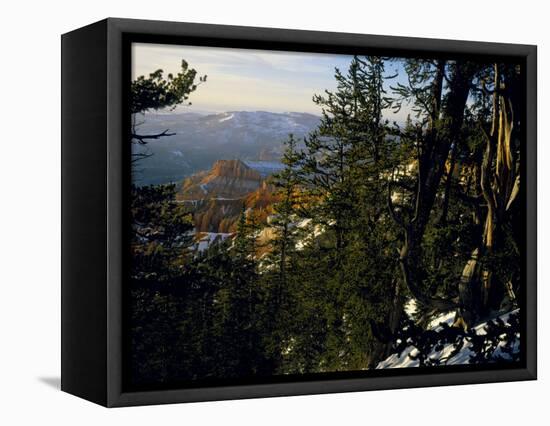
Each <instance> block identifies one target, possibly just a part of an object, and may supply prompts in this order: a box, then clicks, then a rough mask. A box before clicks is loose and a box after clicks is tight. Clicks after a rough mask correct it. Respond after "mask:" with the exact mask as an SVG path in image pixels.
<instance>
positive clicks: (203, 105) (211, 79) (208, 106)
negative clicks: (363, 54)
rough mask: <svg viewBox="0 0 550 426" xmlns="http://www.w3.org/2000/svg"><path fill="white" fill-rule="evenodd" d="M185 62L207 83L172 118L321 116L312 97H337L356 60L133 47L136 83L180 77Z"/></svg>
mask: <svg viewBox="0 0 550 426" xmlns="http://www.w3.org/2000/svg"><path fill="white" fill-rule="evenodd" d="M182 59H185V61H187V63H188V64H189V67H190V68H194V69H195V70H196V71H197V75H198V76H203V75H207V76H208V78H207V81H206V83H204V84H201V85H200V86H199V87H198V88H197V90H196V91H195V92H193V93H192V94H191V95H190V98H189V100H190V101H191V103H192V105H191V106H179V107H177V108H176V109H175V110H174V111H173V113H180V112H197V113H221V112H231V111H266V112H274V113H284V112H305V113H309V114H314V115H317V116H320V115H321V111H322V110H321V108H320V107H319V106H318V105H316V104H315V103H314V102H313V100H312V98H313V95H315V94H323V93H324V92H325V90H329V91H334V90H335V89H336V80H335V78H334V72H335V68H338V69H340V71H342V73H345V72H346V71H347V69H348V67H349V64H350V62H351V60H352V59H353V56H352V55H343V54H329V53H308V52H283V51H270V50H253V49H235V48H226V47H208V46H183V45H166V44H150V43H133V44H132V79H135V78H137V77H138V76H140V75H145V76H147V75H149V74H150V73H152V72H154V71H156V70H157V69H162V70H163V71H164V73H165V74H168V73H173V74H176V73H177V72H178V71H179V69H180V65H181V60H182ZM389 68H391V69H388V70H387V73H388V75H389V74H395V73H396V71H397V70H398V69H401V65H400V64H399V63H396V64H395V66H391V67H389ZM398 74H401V73H398ZM397 80H399V77H398V78H397ZM160 113H161V114H166V113H170V111H160ZM405 117H406V112H405V111H401V112H400V113H399V114H393V113H391V112H389V114H388V117H387V118H391V119H392V120H396V121H403V120H404V118H405Z"/></svg>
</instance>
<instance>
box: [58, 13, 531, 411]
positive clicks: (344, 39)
mask: <svg viewBox="0 0 550 426" xmlns="http://www.w3.org/2000/svg"><path fill="white" fill-rule="evenodd" d="M137 41H146V42H156V43H168V44H173V43H175V44H187V45H195V46H200V45H203V46H218V47H238V48H253V49H266V50H285V51H301V52H330V53H348V54H361V53H362V52H369V54H376V53H380V54H384V55H393V56H411V55H414V56H415V57H422V56H429V57H436V56H439V55H445V56H453V57H461V56H464V57H469V58H475V57H480V58H481V57H482V58H483V59H485V60H486V59H488V58H498V59H500V60H510V59H513V60H515V61H517V62H518V63H520V64H521V65H522V66H523V67H524V68H525V75H526V80H525V106H526V108H525V111H524V114H525V117H524V118H525V121H524V122H525V123H526V126H525V129H524V131H525V140H526V144H525V153H524V157H523V158H524V159H525V160H524V161H523V171H522V173H523V176H524V177H525V178H524V182H522V184H523V185H524V188H525V190H524V191H523V195H524V196H523V202H524V203H525V208H526V221H525V253H524V260H525V263H524V265H525V266H524V274H525V275H524V282H525V289H524V291H525V298H524V306H522V307H521V313H522V325H523V327H524V328H523V333H522V355H524V356H522V363H521V366H520V367H518V368H516V367H514V368H501V367H498V366H497V367H495V368H491V367H488V366H484V367H483V368H479V369H476V368H460V367H461V366H457V368H454V369H449V368H445V369H444V371H441V370H438V369H436V370H435V371H434V370H415V371H410V370H411V369H408V370H406V371H400V370H399V369H396V370H392V371H384V373H383V374H382V373H374V374H369V375H360V374H357V373H350V374H342V375H332V376H330V375H329V376H326V377H325V376H322V377H319V376H315V377H305V378H292V377H291V378H287V379H286V380H279V381H271V382H269V383H266V382H263V383H242V384H237V383H233V384H229V385H228V384H222V385H219V386H203V387H200V386H197V387H193V388H179V389H178V388H171V389H158V390H148V391H134V390H128V388H127V387H125V385H124V336H125V334H124V324H125V320H124V318H125V314H124V309H123V303H122V299H123V289H124V282H125V278H124V277H125V268H126V266H127V259H125V241H126V237H127V236H126V235H125V232H126V231H125V230H126V229H127V226H126V223H127V222H126V221H127V216H126V213H125V212H126V209H125V205H126V203H127V195H128V194H127V192H128V191H126V189H127V188H128V184H129V170H128V161H127V160H128V158H129V157H128V155H129V154H128V149H129V148H128V146H127V145H128V144H124V143H123V142H124V141H125V140H127V139H126V137H127V131H128V130H127V129H128V122H127V120H128V114H127V112H126V109H125V105H126V98H125V96H126V95H125V94H126V93H127V92H128V84H129V79H127V78H126V77H127V76H128V69H129V63H130V57H129V55H130V51H129V45H130V43H131V42H137ZM536 114H537V49H536V46H531V45H518V44H500V43H484V42H469V41H455V40H436V39H421V38H409V37H389V36H373V35H363V34H346V33H330V32H316V31H298V30H285V29H272V28H252V27H236V26H224V25H206V24H191V23H177V22H161V21H144V20H129V19H118V18H109V19H106V20H103V21H100V22H97V23H95V24H92V25H89V26H87V27H83V28H81V29H78V30H75V31H72V32H70V33H67V34H64V35H63V36H62V218H61V220H62V285H61V287H62V291H61V296H62V347H61V354H62V360H61V369H62V376H61V387H62V390H64V391H66V392H68V393H71V394H74V395H77V396H80V397H82V398H85V399H87V400H90V401H93V402H96V403H98V404H101V405H104V406H108V407H120V406H130V405H144V404H163V403H175V402H192V401H208V400H223V399H239V398H256V397H271V396H287V395H303V394H319V393H332V392H350V391H366V390H382V389H397V388H415V387H424V386H443V385H458V384H469V383H488V382H504V381H516V380H534V379H536V376H537V373H536V356H537V354H536V351H537V343H536V340H537V337H536V336H537V330H536V328H537V323H536V318H537V312H536V309H537V303H536V301H537V296H536V292H537V288H536V287H537V275H536V274H537V272H536V266H537V265H536V262H537V253H536V250H537V242H536V226H537V225H536V220H537V217H536V215H537V213H536V212H537V206H536V202H537V199H536V185H537V183H536V176H537V172H536V167H537V161H536V158H537V157H536V150H537V143H536V140H537V134H536V131H537V116H536ZM523 176H522V178H523Z"/></svg>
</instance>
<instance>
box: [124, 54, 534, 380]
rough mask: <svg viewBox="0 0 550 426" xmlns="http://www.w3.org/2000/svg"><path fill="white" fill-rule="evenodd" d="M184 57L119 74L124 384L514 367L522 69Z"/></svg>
mask: <svg viewBox="0 0 550 426" xmlns="http://www.w3.org/2000/svg"><path fill="white" fill-rule="evenodd" d="M194 49H195V50H193V51H191V50H190V52H192V53H193V52H194V53H193V54H188V55H187V56H184V55H185V52H186V51H184V50H182V51H181V54H180V55H179V56H178V55H166V58H164V60H163V61H162V62H161V61H157V62H155V61H154V60H153V59H150V58H149V57H147V58H149V59H147V58H146V59H147V60H148V62H147V61H145V59H143V60H142V61H141V62H140V63H139V67H138V66H137V65H136V66H135V67H134V68H135V69H134V72H133V75H132V81H131V87H130V93H129V98H130V99H129V106H130V111H129V114H130V115H131V123H130V124H131V125H130V127H131V128H130V131H129V140H128V144H130V146H131V159H129V162H131V176H132V179H131V180H132V182H131V190H130V197H129V206H128V209H129V212H128V214H129V215H130V217H131V221H130V222H131V226H130V229H129V231H128V234H129V247H128V250H129V256H128V257H129V266H130V268H129V269H130V271H129V277H128V283H127V286H126V289H127V291H126V293H125V300H126V305H127V306H126V307H127V309H126V312H127V324H128V336H127V337H128V338H127V341H128V348H127V349H128V350H127V355H128V357H129V363H128V364H129V366H130V367H129V372H128V374H129V380H130V382H131V383H132V384H133V385H136V386H138V387H139V386H147V385H158V386H163V385H170V384H173V383H190V382H197V383H199V382H200V383H208V382H209V381H212V382H220V381H222V382H223V381H227V382H231V381H232V380H233V381H235V380H245V381H246V380H251V381H254V380H256V381H262V380H269V379H272V378H276V377H284V376H288V377H290V376H292V377H294V376H296V375H320V376H322V375H323V374H325V375H327V374H335V373H343V372H358V371H368V370H382V369H395V368H432V367H433V368H442V369H444V368H446V366H450V365H465V364H487V365H489V364H495V363H505V364H510V363H517V362H519V361H520V356H521V350H520V349H521V348H520V331H521V325H522V324H521V321H520V319H521V312H520V307H521V306H522V277H523V274H522V265H523V260H522V259H523V251H524V245H525V243H524V229H525V227H524V224H525V220H524V207H523V206H522V205H523V202H522V198H523V196H524V195H523V188H522V184H523V183H524V182H523V181H522V178H521V175H522V164H521V163H522V154H521V153H522V149H523V148H522V146H523V144H524V140H523V139H522V138H523V130H522V125H523V123H522V120H523V115H524V113H525V106H524V96H523V95H524V76H523V75H522V69H521V67H520V66H519V65H518V64H514V63H509V62H491V61H483V60H482V59H480V58H474V59H464V58H452V57H449V58H445V57H434V58H424V57H422V58H397V57H383V56H344V55H340V56H338V58H336V59H335V60H336V61H337V62H335V63H334V64H331V63H328V62H330V60H332V59H331V58H332V56H331V57H323V54H309V55H308V56H307V58H306V59H307V60H306V59H303V58H302V59H301V57H300V55H301V54H300V53H294V54H293V56H290V55H289V56H288V57H289V58H291V59H288V61H287V62H285V61H284V60H286V58H287V57H283V56H274V57H273V58H274V59H273V58H272V57H271V56H269V52H267V53H263V54H260V53H261V52H260V53H258V54H257V56H254V55H255V54H256V53H257V52H256V51H250V52H247V51H246V50H239V51H238V52H237V53H235V54H234V55H233V57H232V59H231V58H230V57H229V56H228V58H230V59H231V62H229V61H230V59H227V61H228V64H227V66H226V68H224V67H223V66H221V65H220V66H217V67H213V66H210V68H209V66H208V61H207V60H206V59H205V60H204V63H203V62H202V61H201V60H199V59H196V60H195V61H194V60H193V58H194V56H196V57H197V58H199V55H198V54H197V51H198V52H199V53H201V51H200V49H203V50H205V51H206V50H207V49H208V48H206V47H204V48H200V47H196V48H194ZM220 50H222V49H221V48H220ZM225 50H228V51H229V50H231V49H225ZM174 51H175V52H176V53H177V52H178V51H177V50H176V49H175V48H174ZM239 55H241V56H242V57H243V58H245V59H243V61H244V60H246V61H248V62H250V63H251V65H250V67H251V68H250V69H252V68H253V69H254V70H255V72H256V73H255V74H254V75H251V74H253V73H252V71H250V69H246V70H244V69H243V70H242V71H239V70H241V69H242V68H239V67H244V65H242V64H243V63H244V62H242V61H241V60H240V59H239V58H240V56H239ZM247 55H248V56H247ZM262 55H263V56H262ZM253 56H254V58H256V59H257V61H256V62H254V63H252V61H251V60H249V58H251V57H253ZM333 56H336V55H333ZM143 57H145V56H143ZM157 57H158V56H157ZM317 57H319V58H320V59H317ZM151 58H154V56H151ZM219 58H220V57H218V59H217V60H220V59H219ZM304 58H305V56H304ZM237 59H238V60H237ZM256 59H255V60H256ZM260 59H261V60H260ZM283 59H284V60H283ZM291 60H292V61H294V62H292V61H291ZM299 60H302V62H301V63H302V64H303V68H302V67H298V68H296V70H293V69H290V70H289V69H288V68H290V67H291V66H293V64H296V63H299ZM211 61H214V59H211ZM248 62H246V63H248ZM319 64H320V65H319ZM222 65H223V64H222ZM321 65H322V66H321ZM325 65H326V66H325ZM170 67H171V68H170ZM264 67H265V69H264ZM279 67H280V68H281V71H280V74H277V72H278V71H277V70H278V69H279ZM283 67H286V71H285V70H284V69H283ZM318 68H319V69H321V68H322V71H318ZM229 69H231V72H235V73H237V74H238V73H239V72H241V74H238V75H237V77H235V78H234V83H232V85H233V88H231V87H230V86H229V85H226V86H224V85H223V84H222V83H223V82H224V81H229V79H226V80H224V78H226V77H227V75H225V77H224V70H226V71H225V73H228V72H229V71H227V70H229ZM310 69H311V70H310ZM308 72H311V74H307V73H308ZM301 73H303V76H302V74H301ZM321 73H323V74H322V78H321V77H319V78H318V79H316V77H315V76H316V75H317V74H321ZM240 76H242V79H239V78H240ZM288 82H290V83H288ZM325 82H326V83H325ZM286 84H288V85H287V86H285V85H286ZM312 85H316V86H315V87H314V90H313V89H312V90H313V91H309V90H310V89H309V88H310V87H311V86H312ZM226 87H227V89H226ZM236 87H238V91H239V92H240V93H241V94H242V98H240V99H237V98H238V96H235V95H234V93H235V90H236V89H235V88H236ZM291 87H292V88H293V90H290V89H289V88H291ZM233 89H235V90H233ZM226 90H227V91H226ZM229 90H233V91H232V92H229ZM264 90H265V93H266V95H265V96H264V95H262V94H263V93H264V92H263V91H264ZM267 94H270V95H269V96H268V95H267ZM302 94H303V95H302ZM285 96H286V99H288V104H284V99H285ZM298 96H302V97H303V99H304V101H303V102H304V103H303V105H304V106H302V104H301V103H297V102H298V101H295V100H294V99H297V97H298ZM260 98H261V99H260ZM281 99H282V100H281ZM300 99H302V98H300ZM241 101H242V105H238V104H237V103H238V102H241ZM216 102H217V104H216V105H218V107H216V108H215V107H214V106H213V105H214V104H215V103H216ZM300 102H301V101H300ZM224 103H225V104H224ZM295 108H296V109H295ZM306 108H307V109H306ZM308 377H309V376H308Z"/></svg>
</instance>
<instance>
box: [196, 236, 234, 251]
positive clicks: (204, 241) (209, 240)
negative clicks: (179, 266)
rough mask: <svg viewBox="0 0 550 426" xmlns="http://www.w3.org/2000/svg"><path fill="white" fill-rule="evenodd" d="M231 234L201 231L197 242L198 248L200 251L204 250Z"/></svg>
mask: <svg viewBox="0 0 550 426" xmlns="http://www.w3.org/2000/svg"><path fill="white" fill-rule="evenodd" d="M231 235H233V234H230V233H221V232H201V237H200V240H198V242H197V244H196V249H197V250H198V251H204V250H206V249H207V248H208V247H210V245H212V244H213V243H216V242H222V241H224V240H225V239H226V238H229V237H230V236H231Z"/></svg>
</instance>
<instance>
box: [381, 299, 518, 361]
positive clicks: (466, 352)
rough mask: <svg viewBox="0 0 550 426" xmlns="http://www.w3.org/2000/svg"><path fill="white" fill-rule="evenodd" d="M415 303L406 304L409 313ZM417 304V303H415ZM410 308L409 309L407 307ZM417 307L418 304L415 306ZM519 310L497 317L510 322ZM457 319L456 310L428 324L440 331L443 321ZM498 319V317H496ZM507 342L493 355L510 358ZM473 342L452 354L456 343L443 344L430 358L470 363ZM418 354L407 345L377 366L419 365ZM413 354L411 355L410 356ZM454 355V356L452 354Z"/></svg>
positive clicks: (481, 327) (478, 331) (478, 329)
mask: <svg viewBox="0 0 550 426" xmlns="http://www.w3.org/2000/svg"><path fill="white" fill-rule="evenodd" d="M413 304H414V301H412V302H411V301H409V302H408V303H407V305H406V309H405V312H407V314H409V312H410V311H411V308H412V306H411V305H413ZM414 305H415V304H414ZM407 308H408V309H407ZM414 308H416V306H414ZM518 312H519V309H516V310H514V311H511V312H507V313H505V314H502V315H500V316H498V317H497V318H500V319H501V320H502V321H503V322H504V323H508V318H509V317H510V315H512V314H516V313H518ZM454 319H455V312H447V313H444V314H441V315H439V316H438V317H436V318H434V319H433V320H432V321H431V322H430V323H429V325H428V328H429V329H431V330H435V331H439V330H441V329H442V328H443V327H442V325H441V324H442V323H444V324H447V325H449V326H450V325H451V324H452V323H453V322H454ZM494 319H496V318H494ZM486 326H487V322H482V323H479V324H478V325H476V326H475V327H474V330H475V332H476V334H477V335H485V334H486V332H485V327H486ZM505 344H506V342H505V341H504V340H503V341H500V342H499V344H498V346H497V349H496V350H495V352H494V353H493V357H502V358H505V359H506V358H509V355H508V354H507V353H505V352H504V351H503V350H502V349H503V347H504V346H505ZM519 344H520V339H519V338H518V339H516V340H515V341H514V343H513V352H514V353H518V352H519V350H520V348H519ZM471 347H472V344H471V343H470V342H468V341H466V342H465V343H464V346H463V347H462V349H461V350H460V351H458V353H456V354H454V355H452V353H453V351H454V345H453V344H452V343H448V344H446V345H443V349H441V350H439V351H437V350H433V351H432V352H431V353H430V354H429V358H430V359H438V360H446V361H444V362H442V365H459V364H469V363H470V356H471V355H474V354H473V352H472V350H471ZM417 354H418V350H417V349H416V348H414V347H413V346H409V347H407V348H406V349H405V350H404V351H403V352H402V353H401V355H400V356H399V355H398V354H397V353H394V354H392V355H390V356H389V357H388V358H386V359H385V360H384V361H381V362H380V363H379V364H378V365H377V366H376V368H377V369H384V368H410V367H418V366H419V361H418V359H414V357H415V356H416V355H417ZM409 355H411V356H412V357H411V356H409ZM451 355H452V356H451Z"/></svg>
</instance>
